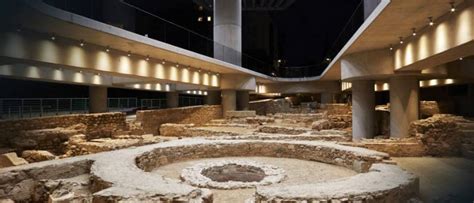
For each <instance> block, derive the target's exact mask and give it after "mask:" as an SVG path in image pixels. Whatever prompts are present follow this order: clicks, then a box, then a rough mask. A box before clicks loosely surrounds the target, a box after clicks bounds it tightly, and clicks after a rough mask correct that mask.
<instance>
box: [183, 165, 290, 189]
mask: <svg viewBox="0 0 474 203" xmlns="http://www.w3.org/2000/svg"><path fill="white" fill-rule="evenodd" d="M232 165H234V166H235V165H236V166H241V167H248V168H249V169H247V170H244V168H239V169H240V171H242V173H244V171H246V172H247V174H241V175H240V178H238V177H235V179H236V180H229V181H219V180H216V178H213V176H215V177H217V176H219V175H220V176H225V175H226V174H225V171H226V169H221V172H220V174H218V173H219V172H218V171H217V172H215V173H214V174H212V172H210V170H212V169H216V170H218V169H217V168H225V167H231V166H232ZM239 169H235V171H237V170H239ZM250 169H256V170H254V171H253V172H251V170H250ZM230 170H232V169H230V168H229V169H228V171H230ZM257 170H260V171H261V173H263V177H262V178H261V179H260V180H258V179H256V180H249V181H246V180H245V176H252V175H255V176H258V175H259V174H258V173H257V172H255V171H257ZM211 174H212V175H211ZM227 175H228V176H229V178H231V179H232V177H230V176H239V175H237V173H236V172H234V174H231V172H228V174H227ZM181 178H182V179H183V180H184V181H185V182H186V183H190V184H191V185H194V186H198V187H209V188H221V189H234V188H246V187H254V186H257V185H270V184H273V183H278V182H280V181H282V180H283V179H284V178H285V171H284V170H283V169H281V168H279V167H276V166H272V165H268V164H263V163H258V162H254V161H245V160H220V161H210V162H204V163H199V164H196V165H194V166H191V167H187V168H185V169H183V171H182V172H181ZM247 178H248V177H247ZM237 179H238V180H237Z"/></svg>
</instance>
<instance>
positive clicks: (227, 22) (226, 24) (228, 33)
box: [214, 0, 242, 65]
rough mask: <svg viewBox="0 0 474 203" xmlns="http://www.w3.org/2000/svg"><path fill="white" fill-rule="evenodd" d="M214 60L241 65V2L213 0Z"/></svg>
mask: <svg viewBox="0 0 474 203" xmlns="http://www.w3.org/2000/svg"><path fill="white" fill-rule="evenodd" d="M214 41H215V42H217V43H214V58H216V59H220V60H223V61H226V62H229V63H232V64H235V65H240V64H241V61H242V59H241V53H240V52H241V51H242V0H214Z"/></svg>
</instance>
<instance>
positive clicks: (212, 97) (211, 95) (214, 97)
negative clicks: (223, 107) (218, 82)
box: [206, 91, 221, 105]
mask: <svg viewBox="0 0 474 203" xmlns="http://www.w3.org/2000/svg"><path fill="white" fill-rule="evenodd" d="M220 100H221V92H220V91H207V96H206V104H207V105H219V104H220Z"/></svg>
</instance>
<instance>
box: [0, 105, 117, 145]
mask: <svg viewBox="0 0 474 203" xmlns="http://www.w3.org/2000/svg"><path fill="white" fill-rule="evenodd" d="M77 124H83V125H85V127H86V129H85V134H87V136H88V138H98V137H110V136H111V135H112V134H113V132H115V131H118V130H122V129H125V128H126V122H125V114H124V113H98V114H71V115H62V116H52V117H41V118H29V119H21V120H6V121H0V130H1V131H2V133H0V140H1V141H0V142H1V144H3V145H6V146H8V145H10V141H11V140H12V139H13V138H15V137H17V136H19V135H20V134H21V133H22V132H26V131H32V130H40V129H53V128H67V127H70V126H73V125H77Z"/></svg>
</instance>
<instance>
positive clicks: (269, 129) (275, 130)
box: [257, 126, 308, 135]
mask: <svg viewBox="0 0 474 203" xmlns="http://www.w3.org/2000/svg"><path fill="white" fill-rule="evenodd" d="M306 131H308V130H307V129H301V128H293V127H281V126H262V127H259V128H258V130H257V132H261V133H271V134H287V135H299V134H302V133H304V132H306Z"/></svg>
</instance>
